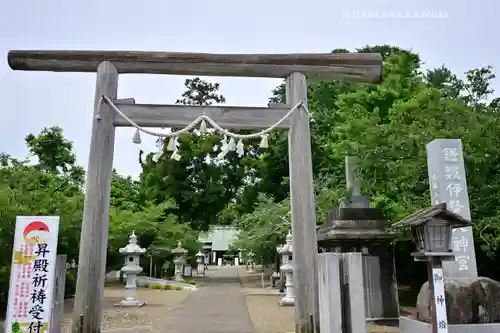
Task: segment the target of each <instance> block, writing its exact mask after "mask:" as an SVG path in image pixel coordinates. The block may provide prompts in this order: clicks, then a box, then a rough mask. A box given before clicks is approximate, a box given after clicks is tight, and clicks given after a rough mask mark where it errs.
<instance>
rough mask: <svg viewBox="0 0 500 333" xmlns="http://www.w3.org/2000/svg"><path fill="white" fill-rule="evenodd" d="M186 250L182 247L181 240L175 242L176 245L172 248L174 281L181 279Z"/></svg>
mask: <svg viewBox="0 0 500 333" xmlns="http://www.w3.org/2000/svg"><path fill="white" fill-rule="evenodd" d="M186 253H187V250H186V249H185V248H183V247H182V242H181V241H179V243H177V247H176V248H175V249H173V250H172V254H173V255H174V256H175V258H174V265H175V277H174V280H175V281H180V280H182V279H183V273H184V272H183V266H184V264H185V262H186V259H185V256H186Z"/></svg>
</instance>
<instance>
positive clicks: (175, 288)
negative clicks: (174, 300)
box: [164, 284, 184, 290]
mask: <svg viewBox="0 0 500 333" xmlns="http://www.w3.org/2000/svg"><path fill="white" fill-rule="evenodd" d="M164 288H165V290H183V289H184V288H182V287H179V286H172V285H168V284H167V285H165V286H164Z"/></svg>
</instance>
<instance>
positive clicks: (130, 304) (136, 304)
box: [115, 299, 146, 308]
mask: <svg viewBox="0 0 500 333" xmlns="http://www.w3.org/2000/svg"><path fill="white" fill-rule="evenodd" d="M144 305H146V302H144V301H141V300H140V299H133V300H127V299H124V300H122V301H120V302H118V303H116V304H115V306H116V307H122V308H140V307H141V306H144Z"/></svg>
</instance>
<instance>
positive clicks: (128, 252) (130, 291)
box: [115, 231, 146, 307]
mask: <svg viewBox="0 0 500 333" xmlns="http://www.w3.org/2000/svg"><path fill="white" fill-rule="evenodd" d="M119 251H120V254H123V255H124V256H125V265H124V266H123V267H122V269H121V271H122V272H123V273H125V274H126V275H127V281H126V284H125V299H124V300H122V301H120V302H118V303H116V304H115V306H121V307H141V306H143V305H144V304H146V303H145V302H144V301H141V300H138V299H136V292H137V274H139V273H140V272H142V267H141V266H139V258H140V256H141V254H144V253H146V249H143V248H141V247H140V246H139V245H138V244H137V236H136V235H135V232H134V231H132V235H130V238H129V243H128V245H127V246H125V247H122V248H121V249H120V250H119Z"/></svg>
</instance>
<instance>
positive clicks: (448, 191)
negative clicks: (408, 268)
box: [427, 139, 477, 277]
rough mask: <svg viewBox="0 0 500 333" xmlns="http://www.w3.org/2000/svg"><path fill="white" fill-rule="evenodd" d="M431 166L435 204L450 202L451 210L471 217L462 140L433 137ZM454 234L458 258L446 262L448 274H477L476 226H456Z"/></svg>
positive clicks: (454, 248) (430, 155)
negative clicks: (473, 227)
mask: <svg viewBox="0 0 500 333" xmlns="http://www.w3.org/2000/svg"><path fill="white" fill-rule="evenodd" d="M427 169H428V173H429V185H430V189H431V203H432V205H436V204H438V203H441V202H446V206H447V207H448V209H449V210H451V211H453V212H454V213H456V214H459V215H461V216H462V217H464V218H466V219H469V220H470V219H471V215H470V208H469V195H468V193H467V181H466V176H465V167H464V158H463V150H462V141H461V140H459V139H436V140H433V141H431V142H430V143H429V144H428V145H427ZM452 237H453V238H452V242H453V251H454V253H455V260H454V261H445V262H443V270H444V276H445V277H477V264H476V254H475V252H474V237H473V234H472V227H467V228H457V229H454V230H453V234H452Z"/></svg>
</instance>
